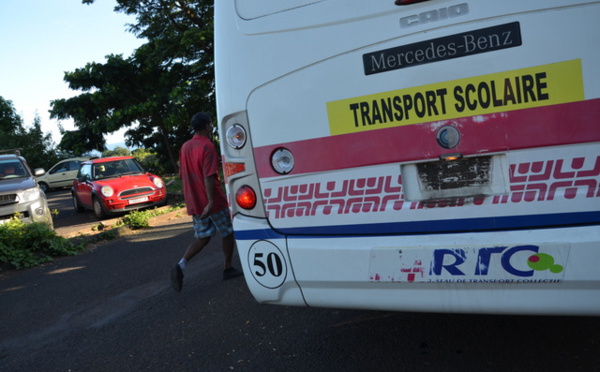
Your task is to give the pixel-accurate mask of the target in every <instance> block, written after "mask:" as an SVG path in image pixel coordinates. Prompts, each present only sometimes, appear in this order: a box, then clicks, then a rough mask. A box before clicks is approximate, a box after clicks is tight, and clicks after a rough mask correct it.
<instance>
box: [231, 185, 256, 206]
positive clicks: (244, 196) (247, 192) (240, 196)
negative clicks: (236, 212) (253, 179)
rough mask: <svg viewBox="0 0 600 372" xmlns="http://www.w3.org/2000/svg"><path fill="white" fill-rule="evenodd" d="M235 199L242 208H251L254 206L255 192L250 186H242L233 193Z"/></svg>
mask: <svg viewBox="0 0 600 372" xmlns="http://www.w3.org/2000/svg"><path fill="white" fill-rule="evenodd" d="M235 201H236V203H237V205H239V206H240V208H242V209H252V208H254V207H255V206H256V193H255V192H254V190H252V187H250V186H242V187H240V188H239V189H238V190H237V191H236V193H235Z"/></svg>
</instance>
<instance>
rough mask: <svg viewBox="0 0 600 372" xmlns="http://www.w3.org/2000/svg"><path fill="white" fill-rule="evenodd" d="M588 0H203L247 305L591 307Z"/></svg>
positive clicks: (599, 94) (536, 310)
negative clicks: (210, 9)
mask: <svg viewBox="0 0 600 372" xmlns="http://www.w3.org/2000/svg"><path fill="white" fill-rule="evenodd" d="M599 19H600V1H581V0H570V1H559V0H504V1H490V0H476V1H474V0H473V1H464V0H432V1H414V0H413V1H410V0H397V1H394V0H368V1H366V0H288V1H281V0H235V1H234V0H219V1H216V2H215V45H216V52H215V71H216V92H217V112H218V121H219V128H220V129H219V130H220V135H221V149H222V154H223V160H224V169H225V175H226V177H225V178H226V184H227V189H228V193H229V195H230V203H231V212H232V216H233V223H234V229H235V238H236V243H237V247H238V250H239V253H240V258H241V261H242V265H243V269H244V272H245V278H246V282H247V284H248V287H249V288H250V290H251V292H252V294H253V296H254V297H255V298H256V300H257V301H258V302H260V303H270V304H282V305H298V306H314V307H332V308H355V309H379V310H399V311H424V312H460V313H504V314H564V315H569V314H595V315H598V314H600V188H599V185H600V142H599V141H600V22H599V21H598V20H599Z"/></svg>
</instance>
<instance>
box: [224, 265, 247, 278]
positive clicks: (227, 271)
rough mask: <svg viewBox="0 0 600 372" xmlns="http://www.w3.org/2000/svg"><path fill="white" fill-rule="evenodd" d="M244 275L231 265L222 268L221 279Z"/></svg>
mask: <svg viewBox="0 0 600 372" xmlns="http://www.w3.org/2000/svg"><path fill="white" fill-rule="evenodd" d="M242 275H244V273H243V272H241V271H237V270H236V269H234V268H233V267H230V268H228V269H225V270H223V280H229V279H233V278H237V277H238V276H242Z"/></svg>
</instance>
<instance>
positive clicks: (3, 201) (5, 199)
mask: <svg viewBox="0 0 600 372" xmlns="http://www.w3.org/2000/svg"><path fill="white" fill-rule="evenodd" d="M16 202H17V194H8V195H0V205H9V204H15V203H16Z"/></svg>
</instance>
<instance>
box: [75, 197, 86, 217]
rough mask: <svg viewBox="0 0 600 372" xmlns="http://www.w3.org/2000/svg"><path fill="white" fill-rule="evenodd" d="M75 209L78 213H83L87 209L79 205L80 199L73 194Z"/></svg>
mask: <svg viewBox="0 0 600 372" xmlns="http://www.w3.org/2000/svg"><path fill="white" fill-rule="evenodd" d="M73 208H75V212H77V213H81V212H83V211H84V210H85V208H83V206H82V205H81V204H79V199H77V196H76V195H75V194H73Z"/></svg>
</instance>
